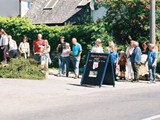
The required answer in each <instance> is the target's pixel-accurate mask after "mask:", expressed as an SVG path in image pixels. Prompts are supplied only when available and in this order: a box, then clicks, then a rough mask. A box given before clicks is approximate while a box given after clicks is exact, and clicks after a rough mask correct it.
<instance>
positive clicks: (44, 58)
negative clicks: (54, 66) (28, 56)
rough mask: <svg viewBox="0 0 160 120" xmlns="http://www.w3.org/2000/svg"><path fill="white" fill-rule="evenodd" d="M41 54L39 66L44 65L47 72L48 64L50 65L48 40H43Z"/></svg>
mask: <svg viewBox="0 0 160 120" xmlns="http://www.w3.org/2000/svg"><path fill="white" fill-rule="evenodd" d="M41 49H42V51H43V53H42V54H41V65H44V68H45V69H46V70H47V69H48V64H51V63H52V61H51V58H50V55H49V53H50V51H51V47H50V45H49V43H48V40H44V46H42V47H41Z"/></svg>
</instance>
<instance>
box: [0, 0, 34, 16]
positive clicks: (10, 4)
mask: <svg viewBox="0 0 160 120" xmlns="http://www.w3.org/2000/svg"><path fill="white" fill-rule="evenodd" d="M34 1H35V0H1V4H0V16H1V17H14V16H20V17H23V16H24V15H25V14H26V13H27V11H28V10H29V8H30V7H31V4H32V3H33V2H34Z"/></svg>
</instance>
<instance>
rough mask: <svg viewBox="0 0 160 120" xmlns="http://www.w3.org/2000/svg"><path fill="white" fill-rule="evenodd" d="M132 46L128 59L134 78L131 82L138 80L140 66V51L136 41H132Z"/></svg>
mask: <svg viewBox="0 0 160 120" xmlns="http://www.w3.org/2000/svg"><path fill="white" fill-rule="evenodd" d="M133 47H134V50H133V52H132V54H131V55H130V61H131V64H132V68H133V72H134V79H133V80H132V81H131V82H139V67H140V62H141V55H142V52H141V49H140V47H139V43H138V42H136V41H134V42H133Z"/></svg>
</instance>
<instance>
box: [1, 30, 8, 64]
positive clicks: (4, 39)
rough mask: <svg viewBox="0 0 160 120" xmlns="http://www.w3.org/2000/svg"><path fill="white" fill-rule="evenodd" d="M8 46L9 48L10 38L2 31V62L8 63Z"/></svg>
mask: <svg viewBox="0 0 160 120" xmlns="http://www.w3.org/2000/svg"><path fill="white" fill-rule="evenodd" d="M7 46H8V36H7V33H6V32H5V31H4V30H3V29H0V62H4V63H7V55H6V51H7Z"/></svg>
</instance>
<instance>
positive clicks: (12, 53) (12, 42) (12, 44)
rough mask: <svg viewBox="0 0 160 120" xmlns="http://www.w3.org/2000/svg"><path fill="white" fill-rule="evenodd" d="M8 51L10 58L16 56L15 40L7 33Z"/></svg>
mask: <svg viewBox="0 0 160 120" xmlns="http://www.w3.org/2000/svg"><path fill="white" fill-rule="evenodd" d="M8 42H9V43H8V47H9V48H8V53H9V56H10V58H16V57H17V54H18V50H17V43H16V41H15V40H13V39H12V36H11V35H9V36H8Z"/></svg>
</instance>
